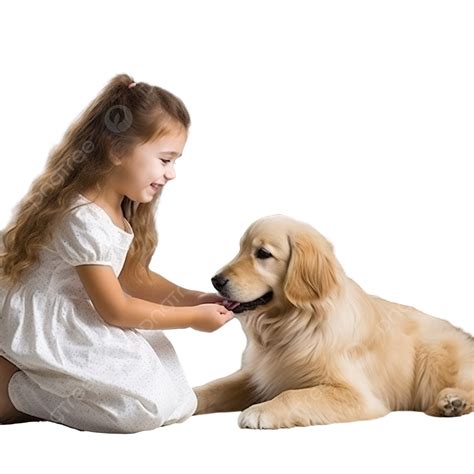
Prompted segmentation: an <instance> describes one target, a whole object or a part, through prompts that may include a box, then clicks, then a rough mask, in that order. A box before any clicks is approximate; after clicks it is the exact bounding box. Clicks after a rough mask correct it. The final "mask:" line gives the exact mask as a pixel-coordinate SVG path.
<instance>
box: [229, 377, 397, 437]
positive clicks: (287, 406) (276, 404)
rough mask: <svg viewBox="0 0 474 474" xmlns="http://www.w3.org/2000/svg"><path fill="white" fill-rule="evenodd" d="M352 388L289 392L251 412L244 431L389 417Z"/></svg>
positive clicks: (242, 421) (241, 423)
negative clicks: (247, 429) (246, 429)
mask: <svg viewBox="0 0 474 474" xmlns="http://www.w3.org/2000/svg"><path fill="white" fill-rule="evenodd" d="M370 405H371V406H370V407H369V403H368V401H367V400H364V399H363V397H362V395H360V394H359V393H357V391H355V390H354V389H352V388H350V387H341V386H335V385H318V386H316V387H310V388H301V389H296V390H286V391H284V392H282V393H280V394H279V395H277V396H276V397H275V398H273V399H272V400H269V401H266V402H263V403H258V404H257V405H253V406H251V407H250V408H247V409H246V410H245V411H243V412H242V413H241V414H240V416H239V420H238V423H239V426H240V427H241V428H269V429H276V428H291V427H293V426H310V425H320V424H329V423H337V422H343V421H355V420H364V419H371V418H378V417H380V416H384V415H386V414H387V413H388V411H389V410H387V409H386V408H385V407H384V406H383V405H382V404H381V403H379V402H377V401H374V402H372V403H371V404H370Z"/></svg>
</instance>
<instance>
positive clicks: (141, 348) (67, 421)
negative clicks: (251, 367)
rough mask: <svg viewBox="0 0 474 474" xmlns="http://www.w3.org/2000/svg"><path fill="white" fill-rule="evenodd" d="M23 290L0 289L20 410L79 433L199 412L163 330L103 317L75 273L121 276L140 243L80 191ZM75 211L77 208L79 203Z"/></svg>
mask: <svg viewBox="0 0 474 474" xmlns="http://www.w3.org/2000/svg"><path fill="white" fill-rule="evenodd" d="M73 204H74V207H75V206H76V205H77V204H84V205H81V206H79V207H75V208H74V207H73V208H72V209H71V210H69V211H68V213H67V214H66V215H65V217H64V219H63V220H62V221H61V222H60V224H59V225H58V226H57V228H56V229H55V230H54V232H53V238H52V239H51V242H50V243H49V244H48V247H47V248H45V249H43V250H42V251H41V252H40V260H39V262H38V263H37V264H36V265H34V266H33V267H32V268H30V269H28V270H27V271H26V272H25V273H24V274H23V275H24V280H23V282H24V284H22V285H21V286H20V287H18V286H17V287H16V288H15V289H10V290H8V289H6V288H2V287H1V286H0V356H2V357H4V358H6V359H8V360H9V361H10V362H12V363H13V364H15V365H16V366H17V367H18V368H19V369H20V371H17V372H15V373H14V374H13V376H12V378H11V380H10V383H9V386H8V393H9V396H10V399H11V401H12V403H13V405H14V406H15V408H16V409H17V410H18V411H21V412H23V413H27V414H29V415H32V416H36V417H38V418H42V419H45V420H49V421H53V422H56V423H60V424H64V425H66V426H70V427H72V428H76V429H78V430H87V431H97V432H106V433H134V432H138V431H144V430H150V429H154V428H157V427H159V426H163V425H169V424H171V423H176V422H182V421H184V420H186V419H187V418H189V417H190V416H191V415H192V414H193V413H194V412H195V410H196V407H197V399H196V395H195V394H194V392H193V390H192V388H191V387H190V386H189V384H188V382H187V380H186V377H185V374H184V372H183V369H182V367H181V365H180V363H179V360H178V357H177V355H176V353H175V351H174V349H173V346H172V345H171V343H170V341H169V340H168V339H167V337H166V336H165V335H164V333H163V332H162V331H161V330H149V329H143V330H142V329H134V328H120V327H117V326H112V325H109V324H107V323H106V322H105V321H104V320H103V319H102V318H101V317H100V315H99V313H98V312H97V311H96V310H95V308H94V306H93V304H92V301H91V300H90V298H89V296H88V294H87V293H86V291H85V289H84V287H83V285H82V282H81V280H80V278H79V276H78V274H77V272H76V270H75V268H74V266H76V265H81V264H86V263H94V264H99V265H110V266H111V267H112V268H113V270H114V273H115V275H116V276H117V277H118V275H119V274H120V271H121V270H122V267H123V264H124V261H125V257H126V254H127V251H128V249H129V247H130V244H131V242H132V239H133V236H134V234H133V231H132V228H131V226H130V224H129V223H128V222H127V221H125V222H126V224H127V227H128V229H129V232H126V231H125V230H123V229H120V228H119V227H118V226H117V225H115V223H114V222H113V221H112V219H111V217H110V216H109V215H108V214H107V212H106V211H105V210H104V209H103V208H102V207H100V206H99V205H97V204H95V203H93V202H91V201H90V200H88V199H87V198H86V197H85V196H83V195H82V194H79V195H78V196H77V199H76V200H75V202H74V203H73ZM71 207H72V206H71Z"/></svg>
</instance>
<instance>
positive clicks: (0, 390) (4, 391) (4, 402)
mask: <svg viewBox="0 0 474 474" xmlns="http://www.w3.org/2000/svg"><path fill="white" fill-rule="evenodd" d="M18 370H20V369H19V368H18V367H17V366H16V365H14V364H12V363H11V362H10V361H8V360H7V359H5V358H4V357H0V424H11V423H24V422H25V421H43V420H42V418H36V417H35V416H30V415H27V414H26V413H22V412H21V411H18V410H17V409H16V408H15V407H14V406H13V403H12V402H11V400H10V397H9V396H8V384H9V383H10V379H11V378H12V375H13V374H14V373H15V372H17V371H18Z"/></svg>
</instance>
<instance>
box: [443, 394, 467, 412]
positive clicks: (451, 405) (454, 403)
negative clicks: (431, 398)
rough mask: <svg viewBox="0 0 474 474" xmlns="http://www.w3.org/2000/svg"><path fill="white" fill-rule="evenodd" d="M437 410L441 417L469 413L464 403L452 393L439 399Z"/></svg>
mask: <svg viewBox="0 0 474 474" xmlns="http://www.w3.org/2000/svg"><path fill="white" fill-rule="evenodd" d="M438 408H439V410H440V412H441V413H440V414H441V416H460V415H463V414H465V413H469V411H470V410H468V406H467V403H466V401H464V400H463V399H462V398H461V397H460V396H459V395H458V394H456V393H454V392H451V393H446V394H444V395H443V396H441V397H439V400H438Z"/></svg>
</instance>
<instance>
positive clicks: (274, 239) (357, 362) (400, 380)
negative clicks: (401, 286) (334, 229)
mask: <svg viewBox="0 0 474 474" xmlns="http://www.w3.org/2000/svg"><path fill="white" fill-rule="evenodd" d="M260 248H264V249H265V250H267V251H269V252H270V253H271V254H272V256H271V257H270V258H264V259H262V258H258V257H256V254H257V252H258V249H260ZM218 275H220V276H221V277H223V278H225V280H227V282H226V283H225V286H224V287H223V288H219V290H220V293H221V294H222V295H223V296H225V297H226V298H229V299H230V300H234V301H240V302H245V301H252V300H254V299H256V298H258V297H260V296H262V295H263V294H265V293H267V292H268V291H269V290H272V291H273V298H272V300H271V301H270V302H268V303H267V304H264V305H263V306H258V307H257V308H255V309H254V310H250V311H246V312H243V313H241V314H240V315H236V316H237V317H238V319H239V321H240V322H241V324H242V327H243V329H244V331H245V334H246V336H247V346H246V348H245V351H244V353H243V356H242V366H241V368H240V370H238V371H237V372H235V373H233V374H231V375H229V376H227V377H223V378H221V379H218V380H215V381H213V382H210V383H208V384H205V385H202V386H200V387H195V388H194V390H195V393H196V395H197V398H198V406H197V410H196V412H195V414H203V413H212V412H223V411H242V410H243V411H242V413H241V414H240V416H239V426H240V427H242V428H283V427H292V426H307V425H314V424H327V423H333V422H343V421H355V420H363V419H371V418H376V417H380V416H384V415H386V414H387V413H389V412H390V411H395V410H415V411H423V412H425V413H427V414H429V415H433V416H457V415H463V414H467V413H470V412H471V411H472V410H473V405H474V338H473V337H472V336H470V335H469V334H467V333H465V332H463V331H462V330H461V329H459V328H456V327H454V326H452V325H451V324H450V323H449V322H447V321H445V320H443V319H439V318H436V317H434V316H429V315H427V314H425V313H423V312H421V311H418V310H417V309H415V308H413V307H410V306H405V305H401V304H396V303H392V302H390V301H387V300H384V299H382V298H379V297H377V296H373V295H369V294H367V293H365V292H364V290H362V289H361V288H360V287H359V286H358V285H357V284H356V283H355V282H354V281H353V280H351V279H350V278H348V277H347V276H346V275H345V273H344V271H343V269H342V267H341V265H340V264H339V262H338V260H337V259H336V257H335V255H334V252H333V246H332V244H331V243H330V242H329V241H327V240H326V239H325V238H324V237H323V236H322V235H321V234H320V233H319V232H317V231H316V230H315V229H314V228H313V227H311V226H310V225H308V224H306V223H304V222H300V221H297V220H295V219H292V218H290V217H286V216H283V215H281V214H277V215H273V216H268V217H265V218H262V219H259V220H257V221H256V222H254V223H253V224H252V225H251V226H250V227H249V228H248V229H247V231H246V232H245V234H244V235H243V237H242V238H241V241H240V251H239V253H238V255H237V256H236V257H235V258H234V259H233V260H232V261H231V262H229V263H228V264H227V265H226V266H224V267H223V268H222V269H221V270H220V271H219V273H218Z"/></svg>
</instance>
